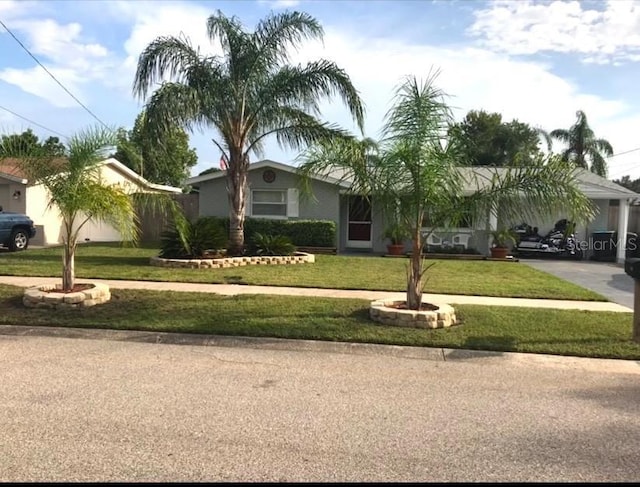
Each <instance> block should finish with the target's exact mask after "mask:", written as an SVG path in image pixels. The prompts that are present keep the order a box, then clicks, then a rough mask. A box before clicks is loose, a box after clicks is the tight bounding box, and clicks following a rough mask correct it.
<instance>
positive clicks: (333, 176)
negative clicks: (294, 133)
mask: <svg viewBox="0 0 640 487" xmlns="http://www.w3.org/2000/svg"><path fill="white" fill-rule="evenodd" d="M264 167H271V168H273V169H279V170H281V171H285V172H289V173H291V174H298V168H297V167H295V166H290V165H288V164H283V163H282V162H276V161H272V160H270V159H263V160H262V161H258V162H254V163H253V164H250V165H249V171H254V170H257V169H261V168H264ZM226 175H227V171H216V172H212V173H209V174H203V175H202V176H194V177H192V178H189V179H187V184H190V185H198V183H202V182H205V181H212V180H215V179H220V178H224V177H225V176H226ZM342 175H343V174H341V173H339V172H338V171H330V172H329V171H328V172H326V173H316V174H312V175H311V177H312V178H313V179H316V180H318V181H323V182H325V183H329V184H335V185H337V186H341V187H343V188H349V187H350V186H351V183H350V181H347V180H345V179H344V178H343V177H341V176H342Z"/></svg>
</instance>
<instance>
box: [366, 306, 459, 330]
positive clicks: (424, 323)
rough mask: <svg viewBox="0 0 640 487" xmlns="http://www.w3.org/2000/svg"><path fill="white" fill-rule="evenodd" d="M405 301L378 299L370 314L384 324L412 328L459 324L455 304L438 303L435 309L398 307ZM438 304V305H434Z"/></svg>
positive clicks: (370, 308) (371, 307)
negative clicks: (423, 309) (416, 309)
mask: <svg viewBox="0 0 640 487" xmlns="http://www.w3.org/2000/svg"><path fill="white" fill-rule="evenodd" d="M403 303H404V301H392V300H378V301H373V302H372V303H371V305H370V307H369V316H370V317H371V319H372V320H373V321H377V322H378V323H382V324H383V325H391V326H404V327H410V328H446V327H449V326H453V325H455V324H457V319H456V312H455V310H454V308H453V306H451V305H448V304H438V305H437V307H438V309H436V310H434V311H414V310H410V309H398V308H395V307H394V306H395V305H398V304H403ZM434 306H436V305H434Z"/></svg>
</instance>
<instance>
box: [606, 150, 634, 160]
mask: <svg viewBox="0 0 640 487" xmlns="http://www.w3.org/2000/svg"><path fill="white" fill-rule="evenodd" d="M638 150H640V147H636V148H635V149H630V150H627V151H624V152H618V153H617V154H613V155H611V156H609V157H608V159H611V158H612V157H616V156H621V155H623V154H629V153H630V152H635V151H638Z"/></svg>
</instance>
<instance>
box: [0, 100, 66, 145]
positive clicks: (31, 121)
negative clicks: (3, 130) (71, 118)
mask: <svg viewBox="0 0 640 487" xmlns="http://www.w3.org/2000/svg"><path fill="white" fill-rule="evenodd" d="M0 109H2V110H4V111H5V112H9V113H10V114H11V115H14V116H16V117H18V118H21V119H22V120H26V121H27V122H29V123H32V124H33V125H35V126H36V127H40V128H41V129H44V130H46V131H47V132H51V133H53V134H56V135H59V136H60V137H63V138H65V139H68V138H69V137H67V136H66V135H64V134H61V133H60V132H56V131H55V130H51V129H50V128H48V127H45V126H44V125H40V124H39V123H38V122H34V121H33V120H29V119H28V118H27V117H23V116H22V115H19V114H18V113H16V112H14V111H13V110H9V109H8V108H6V107H3V106H2V105H0Z"/></svg>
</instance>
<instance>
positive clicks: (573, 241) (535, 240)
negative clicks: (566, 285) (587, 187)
mask: <svg viewBox="0 0 640 487" xmlns="http://www.w3.org/2000/svg"><path fill="white" fill-rule="evenodd" d="M513 232H514V233H515V234H516V236H517V244H516V248H515V250H516V253H517V254H518V255H519V256H521V257H533V256H540V257H542V256H552V257H567V258H573V259H576V260H580V259H582V249H580V246H579V244H578V239H577V237H576V233H575V223H573V222H570V221H568V220H566V219H562V220H558V221H557V222H556V224H555V226H554V227H553V229H552V230H551V231H549V233H547V234H546V235H545V236H542V235H540V234H539V233H538V227H531V226H530V225H528V224H527V223H521V224H520V225H516V226H515V227H514V228H513Z"/></svg>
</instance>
